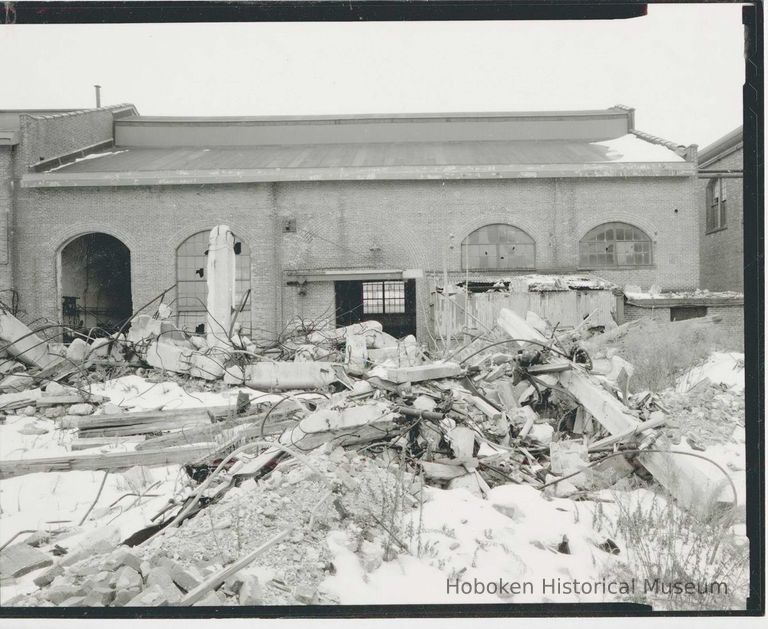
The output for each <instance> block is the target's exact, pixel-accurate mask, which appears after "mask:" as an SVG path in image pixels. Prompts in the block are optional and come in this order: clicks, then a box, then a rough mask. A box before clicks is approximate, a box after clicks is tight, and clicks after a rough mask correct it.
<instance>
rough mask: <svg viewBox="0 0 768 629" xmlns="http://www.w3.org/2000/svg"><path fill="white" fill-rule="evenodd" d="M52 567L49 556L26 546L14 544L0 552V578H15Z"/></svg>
mask: <svg viewBox="0 0 768 629" xmlns="http://www.w3.org/2000/svg"><path fill="white" fill-rule="evenodd" d="M50 565H53V559H51V556H50V555H48V554H46V553H44V552H42V551H40V550H37V549H36V548H32V546H29V545H27V544H23V543H22V544H14V545H13V546H8V547H7V548H4V549H3V550H2V551H1V552H0V578H3V579H7V578H11V577H13V578H15V577H21V576H24V575H25V574H28V573H30V572H32V571H33V570H38V569H40V568H45V567H46V566H50Z"/></svg>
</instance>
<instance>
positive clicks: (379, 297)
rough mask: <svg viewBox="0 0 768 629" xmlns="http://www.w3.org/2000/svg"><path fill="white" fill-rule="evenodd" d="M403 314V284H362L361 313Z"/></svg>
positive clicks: (398, 282)
mask: <svg viewBox="0 0 768 629" xmlns="http://www.w3.org/2000/svg"><path fill="white" fill-rule="evenodd" d="M403 312H405V282H401V281H385V282H363V313H365V314H397V313H403Z"/></svg>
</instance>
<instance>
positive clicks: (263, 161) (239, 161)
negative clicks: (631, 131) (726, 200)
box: [55, 141, 677, 174]
mask: <svg viewBox="0 0 768 629" xmlns="http://www.w3.org/2000/svg"><path fill="white" fill-rule="evenodd" d="M673 157H674V154H673V153H670V159H669V161H670V162H671V161H677V160H675V159H673ZM614 161H617V159H616V157H615V156H614V155H611V151H610V149H609V148H608V147H607V146H602V145H600V144H593V143H587V142H560V141H547V142H521V141H513V142H423V143H416V142H412V143H375V144H329V145H317V144H315V145H288V146H286V145H282V146H253V147H243V148H240V147H237V148H230V147H226V148H122V147H115V149H114V151H112V152H109V153H105V154H95V155H90V156H88V158H86V159H83V160H80V161H77V162H75V163H73V164H70V165H67V166H63V167H61V168H58V169H56V171H55V172H58V173H62V174H63V173H95V172H124V171H133V172H147V171H192V170H196V171H203V170H234V169H244V170H250V169H284V168H317V169H321V168H342V167H381V166H446V167H448V166H481V165H500V164H604V163H610V162H614ZM638 161H646V160H638Z"/></svg>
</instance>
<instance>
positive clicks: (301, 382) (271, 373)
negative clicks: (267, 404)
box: [224, 362, 336, 390]
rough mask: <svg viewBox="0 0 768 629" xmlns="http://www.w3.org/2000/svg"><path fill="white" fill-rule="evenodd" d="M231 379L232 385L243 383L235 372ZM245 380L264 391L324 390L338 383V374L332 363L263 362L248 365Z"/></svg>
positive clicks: (250, 385)
mask: <svg viewBox="0 0 768 629" xmlns="http://www.w3.org/2000/svg"><path fill="white" fill-rule="evenodd" d="M237 369H239V368H237ZM227 373H230V370H229V369H228V370H227ZM230 377H231V378H234V382H232V381H230V382H231V383H237V382H242V381H243V380H242V379H240V380H238V379H237V372H236V371H235V370H232V373H231V374H230ZM243 378H244V380H245V384H246V385H247V386H249V387H253V388H255V389H262V390H267V389H322V388H325V387H327V386H329V385H330V384H332V383H333V382H335V381H336V373H335V371H334V370H333V368H332V367H331V364H330V363H297V362H272V363H269V362H263V363H255V364H251V365H247V366H246V368H245V374H244V376H243ZM224 381H225V382H227V378H226V377H225V380H224Z"/></svg>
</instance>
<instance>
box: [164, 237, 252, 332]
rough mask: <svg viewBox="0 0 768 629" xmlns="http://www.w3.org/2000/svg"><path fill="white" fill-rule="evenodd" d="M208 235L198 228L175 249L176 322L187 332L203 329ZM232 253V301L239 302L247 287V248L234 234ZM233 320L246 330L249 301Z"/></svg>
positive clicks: (249, 270) (248, 283)
mask: <svg viewBox="0 0 768 629" xmlns="http://www.w3.org/2000/svg"><path fill="white" fill-rule="evenodd" d="M209 236H210V232H209V231H204V232H198V233H197V234H194V235H193V236H190V237H189V238H187V239H186V240H185V241H184V242H183V243H181V245H179V248H178V249H177V250H176V282H177V284H176V294H177V301H176V311H177V313H178V325H179V327H181V328H183V329H186V330H188V331H190V332H195V331H196V332H198V333H204V332H206V330H205V318H206V311H205V307H206V298H207V295H208V285H207V281H206V277H205V274H206V269H207V266H208V256H207V251H208V237H209ZM235 254H236V258H235V259H236V262H235V264H236V275H235V293H236V294H235V303H236V304H238V305H239V304H240V303H241V301H242V299H243V296H244V295H245V294H246V292H247V291H248V289H250V287H251V250H250V249H249V247H248V245H246V244H245V243H244V242H243V241H242V240H240V239H239V238H238V237H237V236H235ZM249 301H250V300H249ZM237 320H238V321H239V322H240V323H241V324H242V327H243V329H244V330H248V331H250V327H251V310H250V304H249V303H246V304H245V306H244V308H243V311H242V312H241V313H240V314H239V315H238V318H237Z"/></svg>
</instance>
